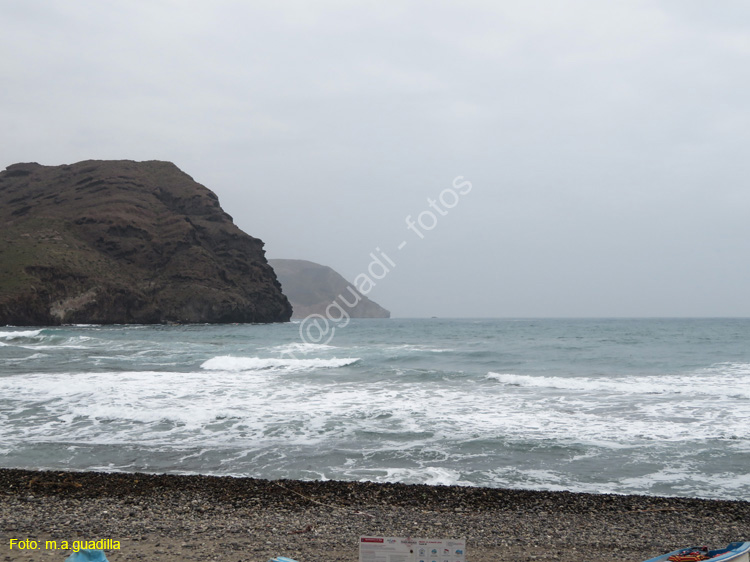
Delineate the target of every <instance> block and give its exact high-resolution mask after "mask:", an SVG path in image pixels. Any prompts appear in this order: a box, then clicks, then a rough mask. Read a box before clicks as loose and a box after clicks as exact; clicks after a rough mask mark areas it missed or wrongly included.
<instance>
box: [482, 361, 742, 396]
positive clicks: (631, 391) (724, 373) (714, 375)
mask: <svg viewBox="0 0 750 562" xmlns="http://www.w3.org/2000/svg"><path fill="white" fill-rule="evenodd" d="M748 375H750V365H747V364H744V363H742V364H737V363H722V364H718V365H714V366H712V367H710V368H707V369H700V370H697V371H694V372H692V373H683V374H678V375H660V376H621V377H575V376H571V377H555V376H553V377H549V376H534V375H517V374H514V373H495V372H489V373H487V378H488V379H491V380H496V381H498V382H500V383H502V384H504V385H507V386H517V387H524V388H537V389H556V390H566V391H577V392H598V393H614V394H627V395H638V394H642V395H649V394H655V395H684V396H687V397H692V396H706V395H708V396H714V397H728V396H730V397H736V398H745V399H750V385H748V384H747V382H746V381H744V380H743V379H744V378H745V377H746V376H748Z"/></svg>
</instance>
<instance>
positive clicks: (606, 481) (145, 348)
mask: <svg viewBox="0 0 750 562" xmlns="http://www.w3.org/2000/svg"><path fill="white" fill-rule="evenodd" d="M301 327H303V324H300V323H298V322H293V323H287V324H272V325H219V326H217V325H192V326H64V327H52V328H36V329H32V328H11V327H6V328H1V327H0V466H4V467H17V468H44V469H55V470H59V469H69V470H101V471H125V472H135V471H140V472H151V473H165V472H166V473H174V474H214V475H235V476H252V477H257V478H270V479H277V478H296V479H337V480H356V481H359V480H369V481H378V482H406V483H428V484H458V485H463V486H490V487H511V488H526V489H544V490H570V491H585V492H601V493H638V494H655V495H672V496H695V497H706V498H728V499H744V500H750V468H749V467H750V320H749V319H603V320H588V319H585V320H584V319H576V320H563V319H550V320H540V319H526V320H524V319H520V320H511V319H503V320H486V319H479V320H466V319H461V320H448V319H414V320H402V319H390V320H374V319H373V320H351V322H350V323H349V324H348V325H347V326H339V327H338V328H339V329H337V330H336V331H335V336H334V337H331V339H330V340H327V341H326V342H325V343H318V344H315V343H308V342H305V341H304V340H303V339H302V338H301V336H300V328H301ZM303 335H304V334H303Z"/></svg>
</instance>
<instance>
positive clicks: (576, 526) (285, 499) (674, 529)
mask: <svg viewBox="0 0 750 562" xmlns="http://www.w3.org/2000/svg"><path fill="white" fill-rule="evenodd" d="M361 535H377V536H411V537H435V538H444V537H447V538H460V537H465V538H466V540H467V546H466V552H467V561H468V562H490V561H492V562H498V561H523V562H529V561H533V560H553V561H557V562H572V561H579V560H580V561H589V562H604V561H608V562H610V561H613V560H622V561H634V562H637V561H642V560H646V559H647V558H650V557H652V556H656V555H658V554H662V553H664V552H668V551H670V550H673V549H675V548H679V547H683V546H691V545H708V546H710V547H715V548H716V547H721V546H726V545H727V544H728V543H729V542H732V541H735V540H750V502H731V501H718V500H701V499H692V498H661V497H650V496H619V495H604V494H602V495H596V494H578V493H571V492H542V491H527V490H508V489H497V488H468V487H459V486H427V485H407V484H375V483H367V482H339V481H326V482H319V481H312V482H308V481H295V480H279V481H270V480H259V479H253V478H231V477H211V476H176V475H151V474H122V473H101V472H58V471H26V470H17V469H0V560H2V561H22V562H31V561H37V562H40V561H62V560H64V559H65V557H66V556H67V555H68V554H69V552H68V551H63V550H57V551H55V550H50V549H47V548H45V544H46V543H45V541H47V540H55V541H57V542H58V543H61V542H62V541H63V540H67V541H71V542H72V541H76V540H77V541H81V540H99V539H112V540H117V541H119V542H120V549H119V550H109V551H107V558H108V559H109V561H110V562H123V561H130V560H133V561H141V562H143V561H148V562H153V561H157V560H158V561H165V562H172V561H175V562H176V561H188V560H195V561H207V560H217V561H222V562H229V561H231V562H239V561H253V562H266V561H267V560H268V559H269V558H271V557H274V556H280V555H281V556H289V557H291V558H295V559H297V560H299V561H300V562H333V561H347V562H354V561H356V560H357V559H358V539H359V537H360V536H361ZM10 539H19V540H23V539H32V540H36V541H38V543H39V546H38V548H37V549H36V550H19V549H17V548H14V549H13V550H11V549H10V546H9V545H10Z"/></svg>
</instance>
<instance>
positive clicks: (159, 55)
mask: <svg viewBox="0 0 750 562" xmlns="http://www.w3.org/2000/svg"><path fill="white" fill-rule="evenodd" d="M0 21H1V22H2V30H3V31H2V33H1V34H0V46H1V49H2V57H0V72H1V76H2V87H0V130H2V134H1V135H0V141H1V142H2V147H1V150H0V154H2V162H0V167H4V166H7V165H9V164H12V163H14V162H22V161H24V162H25V161H36V162H39V163H40V164H48V165H57V164H64V163H72V162H77V161H80V160H87V159H92V158H93V159H133V160H153V159H158V160H169V161H172V162H174V163H175V164H176V165H177V166H179V167H180V168H181V169H183V170H184V171H185V172H187V173H188V174H190V175H191V176H193V178H195V179H196V180H197V181H199V182H200V183H202V184H204V185H206V186H207V187H209V188H210V189H212V190H213V191H214V192H216V193H217V195H218V196H219V199H220V201H221V204H222V207H223V208H224V210H226V211H227V212H228V213H229V214H231V215H232V216H233V217H234V220H235V222H236V224H237V225H238V226H239V227H240V228H242V229H243V230H245V231H246V232H248V233H249V234H252V235H253V236H256V237H259V238H261V239H262V240H263V241H264V242H265V243H266V251H267V255H268V257H271V258H301V259H309V260H312V261H316V262H319V263H322V264H325V265H329V266H331V267H333V268H334V269H336V270H338V271H339V272H340V273H342V274H343V275H344V276H345V277H347V278H348V279H350V280H353V279H354V278H355V277H357V276H358V275H359V274H361V273H367V272H368V267H369V265H370V263H371V262H372V261H373V260H372V258H371V257H370V254H371V253H372V252H374V253H375V255H376V256H380V255H381V253H382V252H384V253H385V254H386V255H387V256H388V257H389V258H390V260H391V261H392V262H393V263H394V264H395V267H394V266H390V265H389V269H390V271H389V272H387V273H386V274H383V272H382V268H381V269H377V268H372V270H373V271H374V272H375V273H376V274H378V276H381V277H382V279H377V280H374V281H376V285H375V287H374V288H373V290H372V292H371V293H370V295H369V296H370V297H372V298H373V299H374V300H376V301H378V302H379V303H380V304H382V305H383V306H385V307H386V308H388V309H390V310H391V311H392V313H393V315H394V316H402V317H403V316H407V317H408V316H441V317H451V316H497V317H507V316H513V317H518V316H750V298H749V297H748V289H749V288H750V265H749V264H750V260H749V259H748V258H749V257H750V220H748V219H749V218H750V213H749V210H750V189H748V178H749V177H750V173H749V172H750V158H748V147H750V138H749V137H750V111H749V108H750V101H749V100H750V4H748V3H747V2H744V1H732V0H720V1H717V2H706V1H705V0H673V1H667V0H654V1H638V0H627V1H615V0H612V1H609V0H525V1H514V2H509V1H501V0H495V1H461V2H409V1H398V2H389V1H373V2H344V1H327V0H321V1H317V2H309V1H301V0H295V1H288V2H275V1H268V2H239V1H226V0H225V1H221V0H220V1H214V2H205V1H201V2H197V1H193V0H190V1H185V0H179V1H178V0H147V1H140V0H127V1H118V0H115V1H107V2H102V1H100V0H64V1H62V0H49V1H39V0H0ZM459 176H461V178H462V179H458V180H456V178H458V177H459ZM463 181H469V182H471V190H470V191H469V190H468V187H467V186H466V185H465V184H462V182H463ZM454 185H457V186H461V185H463V186H464V187H462V188H457V187H454ZM460 191H463V192H465V193H462V192H460ZM441 195H442V200H443V203H445V204H447V205H448V206H449V207H450V208H447V207H445V206H443V203H441V201H440V199H439V198H440V196H441ZM428 199H430V200H432V201H434V203H432V204H430V203H429V202H428ZM431 205H432V206H431ZM420 216H421V219H422V226H424V227H427V228H431V229H430V230H428V229H427V228H421V227H420V225H419V224H418V223H417V224H416V226H414V227H412V229H411V230H410V229H408V228H407V224H406V223H407V217H411V220H413V221H416V220H417V219H418V218H420ZM417 231H419V232H417ZM420 235H422V236H423V237H420ZM404 242H406V245H403V246H402V244H403V243H404ZM399 246H402V247H401V249H399ZM376 248H379V249H380V252H378V251H377V250H376ZM385 263H386V265H388V264H387V262H385Z"/></svg>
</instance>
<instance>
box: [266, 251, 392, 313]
mask: <svg viewBox="0 0 750 562" xmlns="http://www.w3.org/2000/svg"><path fill="white" fill-rule="evenodd" d="M268 261H269V263H270V264H271V265H272V266H273V268H274V270H275V271H276V275H278V277H279V281H281V287H282V289H283V290H284V294H285V295H286V296H287V297H289V300H290V301H291V303H292V307H293V309H294V310H293V313H292V318H305V317H306V316H308V315H310V314H321V315H323V316H325V315H326V314H327V313H326V308H327V307H328V306H329V305H331V303H333V302H337V303H338V304H339V305H340V306H341V307H342V308H343V309H344V311H345V312H346V314H348V315H349V316H350V317H351V318H390V317H391V313H390V312H388V311H387V310H386V309H385V308H383V307H382V306H380V305H379V304H377V303H376V302H374V301H371V300H370V299H368V298H367V297H366V296H364V295H362V294H361V293H360V292H359V291H357V290H356V289H355V288H354V286H353V285H352V284H351V283H349V282H348V281H347V280H346V279H344V278H343V277H342V276H341V275H339V274H338V273H336V272H335V271H334V270H333V269H331V268H330V267H328V266H325V265H320V264H317V263H314V262H311V261H306V260H284V259H272V260H268ZM347 303H352V304H354V303H356V304H354V306H351V307H350V306H349V305H348V304H347ZM333 314H336V312H334V313H333Z"/></svg>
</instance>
